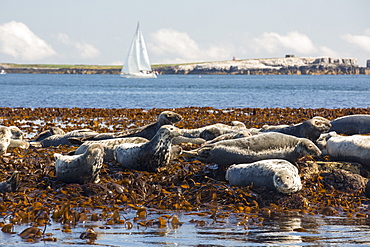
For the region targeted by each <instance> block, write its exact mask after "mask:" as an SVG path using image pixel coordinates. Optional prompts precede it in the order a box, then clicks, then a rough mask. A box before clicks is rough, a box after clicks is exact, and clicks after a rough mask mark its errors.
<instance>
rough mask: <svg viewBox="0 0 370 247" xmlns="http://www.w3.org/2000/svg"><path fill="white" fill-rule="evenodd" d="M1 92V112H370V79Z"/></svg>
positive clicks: (265, 78) (101, 80)
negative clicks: (204, 109) (186, 109)
mask: <svg viewBox="0 0 370 247" xmlns="http://www.w3.org/2000/svg"><path fill="white" fill-rule="evenodd" d="M0 87H1V90H0V107H31V108H39V107H62V108H73V107H79V108H144V109H151V108H181V107H189V106H196V107H214V108H217V109H226V108H248V107H251V108H276V107H279V108H288V107H289V108H351V107H355V108H367V107H370V75H248V76H247V75H161V76H159V77H158V78H156V79H126V78H120V77H119V75H81V74H77V75H76V74H73V75H71V74H6V75H0Z"/></svg>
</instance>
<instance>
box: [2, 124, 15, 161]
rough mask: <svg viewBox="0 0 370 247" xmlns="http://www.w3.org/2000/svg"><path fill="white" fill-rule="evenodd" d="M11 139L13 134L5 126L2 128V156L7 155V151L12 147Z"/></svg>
mask: <svg viewBox="0 0 370 247" xmlns="http://www.w3.org/2000/svg"><path fill="white" fill-rule="evenodd" d="M11 137H12V132H11V131H10V129H9V128H7V127H5V126H0V155H4V154H6V151H7V150H8V147H9V145H10V139H11Z"/></svg>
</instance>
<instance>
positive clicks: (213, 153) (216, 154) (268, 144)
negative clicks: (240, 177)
mask: <svg viewBox="0 0 370 247" xmlns="http://www.w3.org/2000/svg"><path fill="white" fill-rule="evenodd" d="M183 152H184V154H188V155H190V156H193V157H195V158H197V159H199V160H200V161H202V162H206V163H216V164H219V165H232V164H241V163H250V162H254V161H258V160H264V159H285V160H288V161H290V162H296V161H298V159H300V158H302V157H304V156H306V155H312V156H319V155H321V151H320V149H319V148H318V147H317V146H316V145H315V144H314V143H313V142H312V141H310V140H308V139H306V138H298V137H295V136H291V135H286V134H281V133H276V132H269V133H262V134H258V135H254V136H250V137H244V138H238V139H232V140H224V141H219V142H216V143H214V144H208V145H204V146H203V147H200V148H199V149H196V150H192V151H183Z"/></svg>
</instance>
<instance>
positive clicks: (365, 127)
mask: <svg viewBox="0 0 370 247" xmlns="http://www.w3.org/2000/svg"><path fill="white" fill-rule="evenodd" d="M330 123H331V128H330V130H329V131H335V132H337V133H338V134H344V135H355V134H369V133H370V115H366V114H357V115H349V116H344V117H340V118H336V119H334V120H333V121H331V122H330Z"/></svg>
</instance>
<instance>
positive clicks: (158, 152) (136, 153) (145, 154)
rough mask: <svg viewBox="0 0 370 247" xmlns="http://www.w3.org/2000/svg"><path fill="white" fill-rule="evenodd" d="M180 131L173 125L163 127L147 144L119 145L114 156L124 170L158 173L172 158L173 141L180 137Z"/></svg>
mask: <svg viewBox="0 0 370 247" xmlns="http://www.w3.org/2000/svg"><path fill="white" fill-rule="evenodd" d="M179 135H180V132H179V129H178V128H177V127H175V126H172V125H164V126H162V127H161V128H160V129H159V130H158V132H157V134H156V135H155V136H154V137H153V138H152V139H151V140H150V141H149V142H147V143H141V144H133V143H124V144H121V145H119V146H118V147H117V148H116V149H115V151H114V156H115V159H116V161H117V162H118V163H119V164H121V165H122V166H123V167H124V168H129V169H134V170H140V171H150V172H154V171H157V169H158V168H159V167H163V166H166V165H167V164H168V163H169V161H170V158H171V146H172V144H171V140H172V138H174V137H176V136H179Z"/></svg>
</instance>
